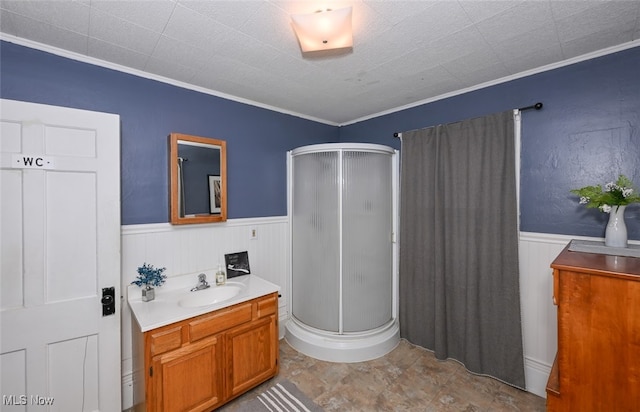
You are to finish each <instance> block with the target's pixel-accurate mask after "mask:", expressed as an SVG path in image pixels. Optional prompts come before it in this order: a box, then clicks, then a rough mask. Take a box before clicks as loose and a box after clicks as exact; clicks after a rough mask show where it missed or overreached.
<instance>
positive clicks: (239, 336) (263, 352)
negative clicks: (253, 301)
mask: <svg viewBox="0 0 640 412" xmlns="http://www.w3.org/2000/svg"><path fill="white" fill-rule="evenodd" d="M226 342H227V343H226V345H227V355H226V356H227V385H228V386H227V390H228V396H229V397H235V396H237V395H239V394H241V393H242V392H244V391H246V390H247V389H249V388H252V387H253V386H256V385H257V384H259V383H262V382H263V381H265V380H267V379H269V378H270V377H272V376H274V375H275V374H277V373H278V328H277V317H276V315H271V316H266V317H263V318H260V319H258V320H256V321H254V322H251V323H250V324H248V325H243V326H238V327H236V328H234V329H231V330H229V331H228V332H227V333H226Z"/></svg>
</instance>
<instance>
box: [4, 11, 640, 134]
mask: <svg viewBox="0 0 640 412" xmlns="http://www.w3.org/2000/svg"><path fill="white" fill-rule="evenodd" d="M349 5H350V6H353V27H354V47H353V49H352V50H349V51H348V52H347V53H335V52H326V53H325V54H321V55H315V56H303V55H302V53H301V51H300V48H299V47H298V43H297V40H296V38H295V35H294V32H293V29H292V27H291V22H290V17H289V16H290V15H291V14H295V13H310V12H313V11H315V10H317V9H321V8H327V7H330V8H340V7H344V6H349ZM0 17H1V19H0V31H1V32H2V33H4V34H7V35H10V36H11V37H14V36H15V37H17V38H20V39H26V40H29V41H33V42H36V43H41V44H44V45H47V46H53V47H55V48H59V49H63V50H66V51H70V52H72V53H75V54H78V55H80V56H87V57H89V58H91V59H99V60H102V61H105V62H109V63H112V64H116V65H118V66H123V67H126V68H127V69H126V70H128V69H134V70H135V71H142V72H147V73H150V74H151V75H153V76H152V77H154V78H157V77H156V76H160V77H163V78H167V79H171V80H172V81H173V80H175V81H178V82H181V83H186V84H189V85H193V86H196V88H197V89H201V88H203V89H207V90H209V91H211V92H212V93H213V94H217V95H222V96H233V97H235V98H239V99H240V100H241V101H250V102H256V103H257V104H259V105H261V106H267V107H272V108H275V109H277V110H281V111H284V112H287V113H293V114H297V115H300V116H302V117H306V118H311V119H316V120H320V121H323V122H327V123H330V124H345V123H350V122H353V121H356V120H358V119H363V118H367V117H370V116H372V115H375V114H378V113H383V112H388V111H391V110H393V109H395V108H399V107H405V106H407V105H411V104H413V103H416V102H420V101H424V100H428V99H432V98H434V97H436V96H440V95H443V94H447V93H452V92H455V91H457V90H463V89H467V88H470V87H474V86H477V85H479V84H483V83H485V82H491V81H494V80H496V79H501V78H505V77H508V76H513V75H517V74H518V73H521V72H524V71H527V70H531V69H535V68H538V67H541V66H545V65H549V64H554V63H557V62H561V61H563V60H567V59H571V58H574V57H577V56H580V55H584V54H586V53H590V52H594V51H598V50H602V49H605V48H608V47H611V46H617V45H622V44H625V43H629V42H632V41H634V40H637V39H639V38H640V1H639V0H633V1H621V0H612V1H602V0H598V1H592V0H581V1H566V0H562V1H548V0H519V1H513V0H509V1H486V0H474V1H472V0H469V1H467V0H457V1H456V0H444V1H422V0H413V1H395V0H385V1H382V0H360V1H339V0H334V1H322V0H320V1H315V0H307V1H285V0H283V1H280V0H245V1H231V0H227V1H218V0H139V1H134V0H126V1H116V0H77V1H75V0H74V1H71V0H36V1H25V0H20V1H15V0H0ZM5 38H6V36H5ZM634 43H635V42H634ZM110 67H117V66H110Z"/></svg>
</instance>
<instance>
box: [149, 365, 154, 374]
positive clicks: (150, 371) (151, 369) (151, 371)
mask: <svg viewBox="0 0 640 412" xmlns="http://www.w3.org/2000/svg"><path fill="white" fill-rule="evenodd" d="M149 376H153V366H150V367H149Z"/></svg>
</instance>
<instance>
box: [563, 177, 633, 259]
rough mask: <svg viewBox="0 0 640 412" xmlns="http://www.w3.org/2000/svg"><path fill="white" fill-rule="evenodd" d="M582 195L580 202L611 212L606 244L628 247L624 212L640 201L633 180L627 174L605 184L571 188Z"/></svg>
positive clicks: (606, 231) (572, 191)
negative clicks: (628, 206) (629, 206)
mask: <svg viewBox="0 0 640 412" xmlns="http://www.w3.org/2000/svg"><path fill="white" fill-rule="evenodd" d="M571 193H573V194H575V195H578V196H579V197H580V204H581V205H585V206H586V207H588V208H598V209H600V211H602V212H604V213H609V223H607V228H606V230H605V242H604V243H605V245H606V246H611V247H627V227H626V225H625V222H624V212H625V210H626V207H627V205H630V204H632V203H640V194H638V191H637V190H636V189H635V188H634V186H633V182H631V180H629V178H628V177H626V176H625V175H620V176H618V180H616V181H615V182H609V183H607V184H605V185H604V188H603V187H602V186H601V185H595V186H585V187H583V188H580V189H574V190H571Z"/></svg>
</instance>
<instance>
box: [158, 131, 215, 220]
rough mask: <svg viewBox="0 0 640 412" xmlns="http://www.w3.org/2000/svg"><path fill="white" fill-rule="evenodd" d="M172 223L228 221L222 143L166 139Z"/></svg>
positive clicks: (203, 139)
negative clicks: (167, 141)
mask: <svg viewBox="0 0 640 412" xmlns="http://www.w3.org/2000/svg"><path fill="white" fill-rule="evenodd" d="M169 170H170V190H169V191H170V198H171V199H170V209H171V211H170V214H171V219H170V220H171V223H172V224H174V225H184V224H190V223H214V222H224V221H226V220H227V143H226V142H225V141H224V140H218V139H211V138H208V137H200V136H191V135H186V134H181V133H171V134H170V135H169Z"/></svg>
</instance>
